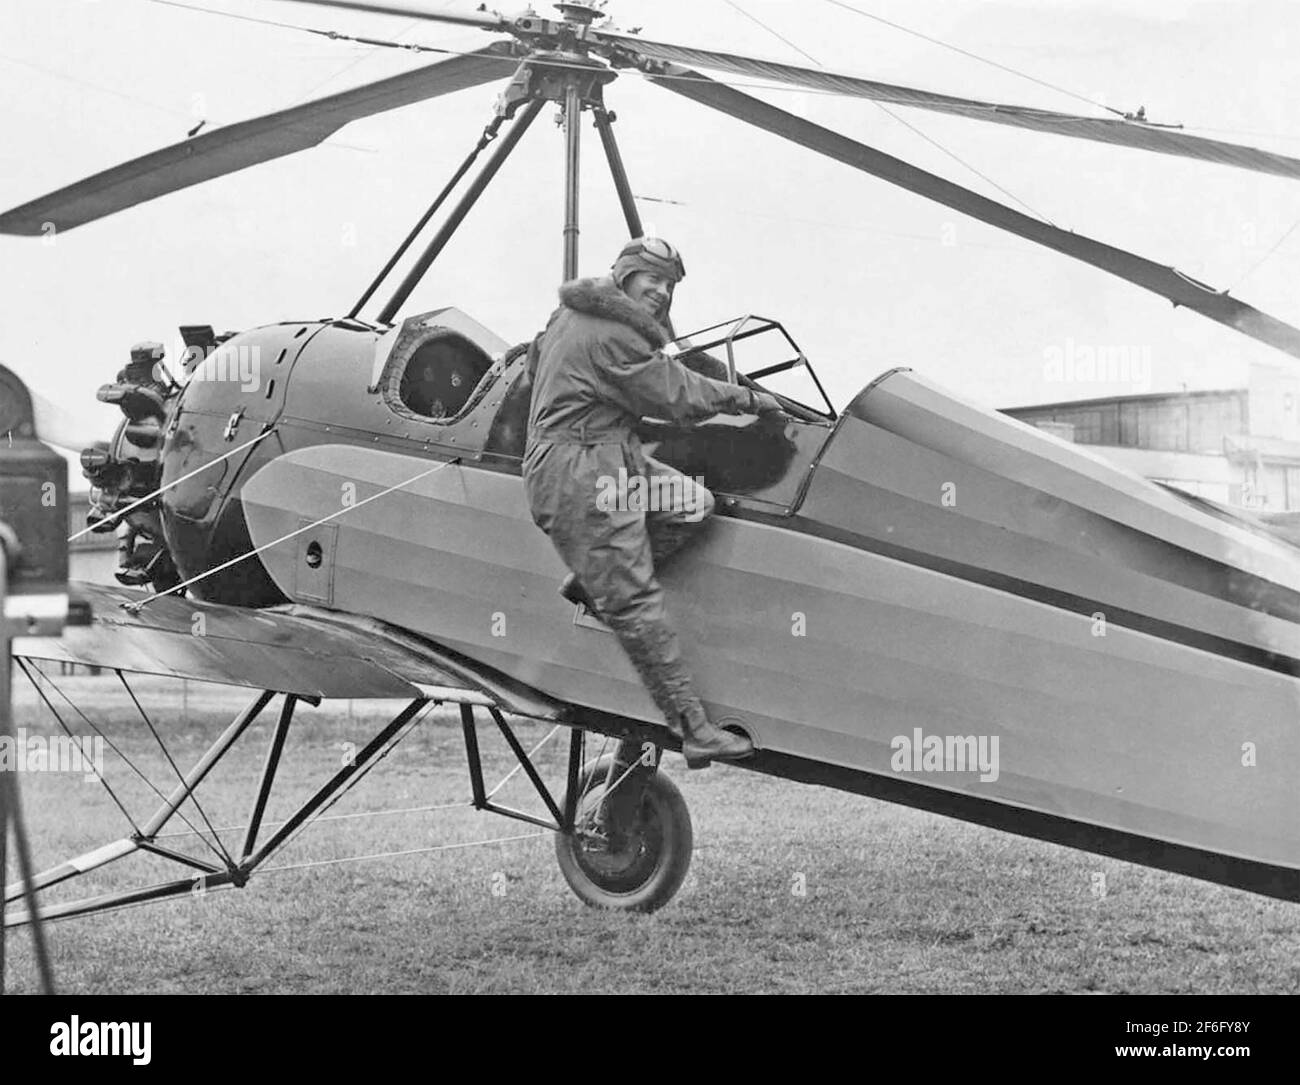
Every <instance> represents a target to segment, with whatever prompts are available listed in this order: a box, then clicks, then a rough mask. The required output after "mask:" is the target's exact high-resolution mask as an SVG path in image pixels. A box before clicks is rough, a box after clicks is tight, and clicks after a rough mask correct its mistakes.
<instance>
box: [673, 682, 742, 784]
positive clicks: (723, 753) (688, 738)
mask: <svg viewBox="0 0 1300 1085" xmlns="http://www.w3.org/2000/svg"><path fill="white" fill-rule="evenodd" d="M680 718H681V726H682V756H683V757H685V758H686V767H687V768H689V769H703V768H708V766H709V762H711V761H743V760H744V759H745V758H746V757H752V756H753V754H754V744H753V743H752V742H750V741H749V739H747V738H744V737H742V736H741V735H733V734H732V733H731V732H730V731H724V730H723V729H722V728H721V727H719V726H717V724H715V723H713V722H711V721H710V720H709V717H708V715H707V714H706V713H705V711H704V705H702V704H701V703H700V699H699V698H698V697H692V698H691V699H690V703H689V704H688V705H687V706H686V707H685V710H684V711H683V712H682V714H681V717H680Z"/></svg>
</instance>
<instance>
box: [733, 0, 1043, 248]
mask: <svg viewBox="0 0 1300 1085" xmlns="http://www.w3.org/2000/svg"><path fill="white" fill-rule="evenodd" d="M723 2H724V3H726V4H727V5H728V6H729V7H731V8H734V9H735V10H736V11H738V12H739V13H740V14H741V15H743V16H745V18H747V19H750V20H752V21H753V22H755V23H757V24H758V25H759V26H761V27H762V28H763V29H764V30H766V31H767V32H768V33H769V34H771V35H772V36H773V37H776V38H779V39H780V40H781V41H783V42H784V43H785V44H786V45H788V46H790V48H791V49H794V50H795V51H796V52H798V53H800V54H801V55H802V56H804V57H807V59H809V60H811V61H812V62H813V63H814V64H816V65H817V66H818V67H824V65H823V64H822V62H821V61H820V60H818V59H817V58H816V57H814V56H813V55H812V54H811V53H809V52H808V51H807V50H806V49H802V48H800V47H799V46H798V45H796V44H795V43H794V42H792V41H791V40H790V39H789V38H787V37H786V36H785V35H784V34H781V33H780V32H779V31H777V30H776V29H775V28H773V27H771V26H768V25H767V23H765V22H763V20H762V19H759V18H758V17H757V16H754V15H751V14H750V13H749V12H747V11H746V10H745V9H744V8H742V7H741V6H740V5H739V4H738V3H736V2H735V0H723ZM854 10H856V9H854ZM977 59H978V58H977ZM871 104H872V105H874V106H876V107H877V108H878V109H880V110H881V111H882V112H883V113H884V114H885V116H887V117H890V118H892V119H893V120H895V121H897V122H898V123H899V124H901V125H902V126H903V127H904V128H907V129H908V130H910V131H911V132H913V133H915V134H916V135H918V136H920V137H921V138H922V139H923V140H925V141H926V143H928V144H930V146H932V147H934V148H936V149H937V150H939V151H942V152H943V153H944V154H946V155H947V156H948V157H949V158H951V159H952V160H953V161H954V162H956V163H957V164H958V165H960V166H962V167H963V168H964V169H968V170H970V172H971V173H973V174H974V175H975V176H976V177H978V178H980V179H981V180H982V181H984V182H986V183H987V184H990V185H992V186H993V187H994V188H996V189H997V190H998V191H999V192H1001V193H1002V194H1003V195H1004V196H1006V197H1007V198H1008V199H1010V200H1014V201H1015V202H1016V203H1018V204H1019V205H1020V206H1021V207H1023V208H1024V209H1025V210H1026V211H1028V212H1029V213H1030V214H1031V215H1033V216H1034V218H1036V219H1038V220H1040V221H1041V222H1046V223H1047V224H1048V225H1049V226H1055V225H1056V223H1054V222H1052V220H1051V219H1049V218H1048V217H1047V216H1046V215H1044V214H1042V213H1040V212H1038V211H1036V210H1034V208H1032V207H1030V206H1029V204H1027V203H1025V201H1024V200H1022V199H1021V198H1020V197H1019V196H1017V195H1016V194H1015V193H1014V192H1011V191H1010V190H1009V189H1006V188H1004V187H1003V186H1002V185H1000V184H998V183H997V181H995V180H993V178H992V177H990V176H989V175H988V174H986V173H984V172H982V171H981V170H978V169H976V168H975V167H974V166H972V165H971V164H970V163H969V162H967V161H966V160H965V159H964V158H962V157H961V156H960V155H958V154H957V153H956V152H955V151H951V150H949V149H948V148H947V147H945V146H944V145H943V144H942V143H940V142H939V141H938V140H936V139H933V138H932V137H930V136H928V135H926V134H925V133H924V132H923V131H921V129H920V128H918V127H917V126H916V125H914V124H912V123H911V122H910V121H906V120H904V119H903V118H902V117H900V116H899V115H898V114H897V113H895V112H894V111H893V110H892V109H889V108H888V107H886V106H885V104H884V103H883V102H875V101H873V102H872V103H871Z"/></svg>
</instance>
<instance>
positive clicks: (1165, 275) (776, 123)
mask: <svg viewBox="0 0 1300 1085" xmlns="http://www.w3.org/2000/svg"><path fill="white" fill-rule="evenodd" d="M669 68H670V70H669V72H667V73H666V74H667V75H669V76H670V77H669V78H660V77H657V76H653V75H651V76H649V78H650V80H651V82H654V83H658V84H659V85H660V86H662V87H666V88H667V89H668V90H671V91H673V92H674V93H676V94H680V95H682V96H683V97H685V98H690V99H691V100H692V101H696V102H699V103H701V104H702V105H707V106H709V107H711V108H713V109H717V110H719V111H721V112H723V113H727V114H729V115H731V116H733V117H736V118H737V119H739V120H743V121H746V122H748V123H749V124H753V125H756V126H757V127H759V128H762V129H765V130H766V131H768V132H772V133H773V134H774V135H778V136H781V137H782V138H784V139H788V140H790V141H791V142H793V143H798V144H800V145H801V146H804V147H807V148H808V149H809V150H813V151H817V152H818V153H819V154H824V155H826V156H827V157H829V158H834V159H835V160H837V161H839V162H843V163H844V164H845V165H847V166H852V167H854V168H855V169H859V170H862V171H863V172H864V173H870V174H872V175H873V176H875V177H879V178H881V179H882V180H885V181H888V182H890V183H891V184H894V185H898V186H899V187H900V188H905V189H907V190H908V191H909V192H914V193H916V194H917V195H918V196H924V197H926V199H930V200H934V201H935V202H936V203H941V204H943V205H944V206H945V207H951V208H952V209H953V210H955V211H960V212H962V213H963V214H966V215H969V216H970V217H971V218H975V219H978V220H979V221H980V222H986V223H988V224H989V225H990V226H996V227H998V229H1001V230H1006V231H1007V232H1009V233H1013V234H1015V235H1017V236H1018V237H1023V238H1025V239H1026V240H1027V241H1033V242H1035V243H1036V244H1039V245H1044V246H1046V247H1047V248H1049V249H1055V250H1056V251H1057V252H1060V253H1064V254H1065V255H1067V256H1073V257H1074V258H1075V259H1076V260H1082V261H1083V262H1084V263H1086V264H1091V265H1092V266H1093V267H1097V268H1101V270H1103V271H1108V272H1110V273H1111V274H1112V275H1118V276H1119V277H1120V278H1121V279H1127V280H1128V281H1129V282H1131V283H1133V284H1135V285H1137V286H1140V287H1142V288H1143V289H1145V290H1150V291H1152V292H1153V293H1156V294H1159V295H1161V296H1162V297H1165V298H1168V299H1169V300H1170V301H1172V302H1173V303H1174V304H1175V305H1182V306H1185V307H1186V308H1188V309H1194V310H1195V311H1196V312H1198V313H1200V314H1201V315H1203V316H1207V317H1209V318H1210V319H1211V320H1217V321H1218V322H1219V323H1220V324H1226V325H1227V326H1228V327H1230V328H1235V329H1236V330H1237V331H1239V332H1241V333H1243V334H1244V335H1248V336H1250V337H1251V338H1252V339H1257V340H1259V341H1260V342H1261V343H1267V344H1268V345H1269V346H1271V347H1276V348H1277V349H1278V350H1280V351H1283V352H1284V353H1286V354H1289V355H1291V356H1292V357H1293V358H1300V329H1297V328H1293V327H1292V326H1291V325H1290V324H1286V323H1284V322H1282V321H1280V320H1277V319H1276V318H1274V317H1271V316H1269V315H1268V314H1267V313H1262V312H1260V311H1259V310H1258V309H1255V308H1252V307H1251V306H1249V305H1246V304H1245V303H1244V302H1240V301H1238V300H1237V299H1236V298H1231V297H1229V296H1228V295H1227V294H1226V293H1219V292H1218V291H1216V290H1214V289H1212V288H1211V287H1208V286H1206V285H1205V284H1204V283H1200V282H1197V281H1196V280H1195V279H1192V278H1189V277H1188V276H1186V275H1184V274H1183V273H1182V272H1180V271H1178V270H1177V269H1175V268H1172V267H1166V266H1165V265H1163V264H1157V263H1154V262H1153V261H1151V260H1147V259H1145V258H1144V257H1141V256H1136V255H1134V254H1133V253H1131V252H1126V251H1125V250H1124V249H1117V248H1115V247H1114V246H1113V245H1107V244H1105V243H1103V242H1101V241H1093V240H1092V239H1091V238H1087V237H1084V236H1082V235H1081V234H1076V233H1072V232H1070V231H1068V230H1062V229H1060V228H1059V227H1056V226H1052V225H1050V224H1049V223H1046V222H1043V221H1041V220H1039V219H1036V218H1031V217H1030V216H1028V215H1024V214H1021V213H1020V212H1019V211H1015V210H1012V209H1011V208H1010V207H1007V206H1005V205H1004V204H1000V203H998V202H997V201H996V200H990V199H988V198H987V197H985V196H981V195H979V194H978V193H976V192H972V191H971V190H970V189H968V188H963V187H962V186H961V185H958V184H954V183H953V182H951V181H946V180H944V179H943V178H942V177H937V176H936V175H935V174H933V173H927V172H926V171H925V170H923V169H920V168H918V167H916V166H912V165H909V164H908V163H906V162H904V161H902V160H901V159H898V158H894V157H893V156H892V155H888V154H885V153H884V152H883V151H878V150H876V149H875V148H873V147H868V146H866V145H865V144H862V143H858V142H857V141H855V140H852V139H849V138H848V137H847V136H842V135H840V134H839V133H838V132H832V131H831V130H830V129H828V128H823V127H821V126H820V125H817V124H813V123H812V122H811V121H806V120H804V119H803V118H802V117H796V116H795V115H794V114H793V113H787V112H786V111H785V110H783V109H778V108H776V106H771V105H768V104H767V103H766V102H762V101H759V100H758V99H757V98H751V97H750V96H749V95H748V94H742V93H741V92H740V91H738V90H735V89H733V88H731V87H728V86H724V85H723V84H721V83H718V82H716V81H715V80H713V79H710V78H709V77H708V76H706V75H701V74H700V73H699V72H694V71H691V70H690V69H687V68H679V67H677V66H676V65H670V66H669ZM682 75H686V76H691V77H692V78H687V79H683V78H679V76H682Z"/></svg>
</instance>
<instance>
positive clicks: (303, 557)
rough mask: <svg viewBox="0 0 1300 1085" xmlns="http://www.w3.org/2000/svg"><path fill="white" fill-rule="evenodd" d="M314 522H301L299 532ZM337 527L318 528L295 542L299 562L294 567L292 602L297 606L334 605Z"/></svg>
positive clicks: (299, 522)
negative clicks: (311, 604)
mask: <svg viewBox="0 0 1300 1085" xmlns="http://www.w3.org/2000/svg"><path fill="white" fill-rule="evenodd" d="M314 522H315V521H312V520H306V519H302V520H299V521H298V528H299V529H300V530H301V529H302V528H308V527H311V525H312V524H313V523H314ZM338 538H339V527H338V524H317V525H316V527H314V528H312V529H311V530H310V531H303V533H302V534H301V535H299V536H298V538H297V539H296V540H295V541H296V542H297V544H298V560H297V562H296V564H295V565H294V575H293V598H294V602H296V603H319V604H320V605H321V606H326V607H328V606H332V605H333V604H334V554H335V552H336V551H337V549H338Z"/></svg>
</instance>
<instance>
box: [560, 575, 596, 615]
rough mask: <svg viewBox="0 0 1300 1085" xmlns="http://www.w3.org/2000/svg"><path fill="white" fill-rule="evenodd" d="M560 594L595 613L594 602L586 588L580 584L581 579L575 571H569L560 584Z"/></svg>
mask: <svg viewBox="0 0 1300 1085" xmlns="http://www.w3.org/2000/svg"><path fill="white" fill-rule="evenodd" d="M560 594H561V595H562V596H564V598H566V599H567V600H568V601H569V602H570V603H576V604H577V605H578V606H581V607H586V608H587V609H588V610H589V611H591V613H592V614H597V613H599V611H597V610H596V602H595V600H594V599H592V597H591V596H590V595H588V594H587V589H586V588H584V587H583V586H582V581H581V580H579V579H578V577H577V574H576V573H570V574H569V575H568V576H566V577H565V578H564V581H563V583H561V584H560Z"/></svg>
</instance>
